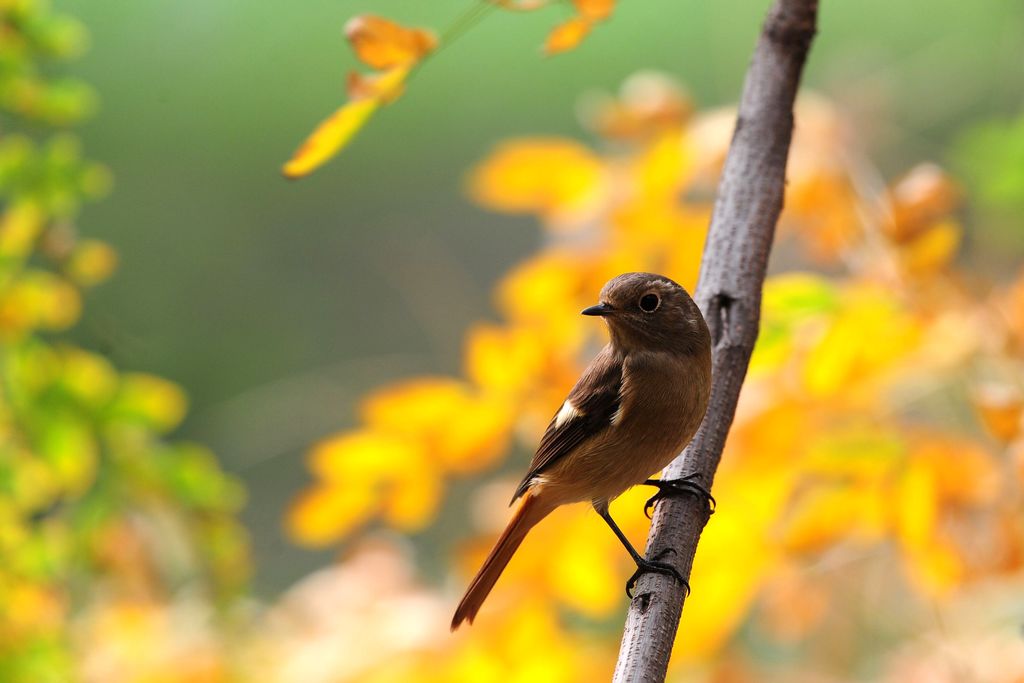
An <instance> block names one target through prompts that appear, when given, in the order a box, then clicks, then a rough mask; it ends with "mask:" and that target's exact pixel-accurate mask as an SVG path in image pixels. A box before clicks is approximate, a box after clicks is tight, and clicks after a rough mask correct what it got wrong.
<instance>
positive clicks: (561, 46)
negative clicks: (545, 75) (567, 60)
mask: <svg viewBox="0 0 1024 683" xmlns="http://www.w3.org/2000/svg"><path fill="white" fill-rule="evenodd" d="M591 26H592V24H591V22H590V20H589V19H586V18H584V17H573V18H572V19H570V20H569V21H567V22H565V23H564V24H559V25H558V26H556V27H555V28H554V30H552V31H551V33H550V34H548V40H547V42H546V43H545V44H544V53H545V54H548V55H555V54H558V53H559V52H567V51H569V50H572V49H573V48H575V47H577V46H578V45H579V44H580V43H581V42H583V39H584V38H586V37H587V34H589V33H590V28H591Z"/></svg>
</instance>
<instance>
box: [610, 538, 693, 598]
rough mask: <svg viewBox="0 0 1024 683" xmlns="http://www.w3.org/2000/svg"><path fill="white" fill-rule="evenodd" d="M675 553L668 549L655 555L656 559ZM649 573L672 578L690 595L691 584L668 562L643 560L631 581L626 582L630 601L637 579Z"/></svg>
mask: <svg viewBox="0 0 1024 683" xmlns="http://www.w3.org/2000/svg"><path fill="white" fill-rule="evenodd" d="M674 552H675V550H673V549H672V548H666V549H665V550H663V551H661V552H660V553H658V554H657V555H655V558H660V557H664V556H665V555H667V554H669V553H674ZM649 572H654V573H656V574H666V575H668V576H671V577H672V578H673V579H675V580H676V581H678V582H679V585H681V586H682V587H683V588H685V589H686V594H687V595H689V594H690V583H689V582H688V581H687V580H686V579H685V578H683V575H682V574H680V573H679V570H678V569H676V568H675V567H673V566H672V565H670V564H668V563H667V562H658V561H657V559H654V560H646V559H643V558H641V559H640V560H638V561H637V563H636V571H635V572H633V576H631V577H629V581H627V582H626V596H627V597H628V598H629V599H630V600H632V599H633V588H635V587H636V582H637V579H639V578H640V577H641V576H643V575H644V574H647V573H649Z"/></svg>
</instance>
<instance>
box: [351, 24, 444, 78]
mask: <svg viewBox="0 0 1024 683" xmlns="http://www.w3.org/2000/svg"><path fill="white" fill-rule="evenodd" d="M345 37H346V38H348V40H349V42H350V43H351V44H352V49H353V50H354V51H355V53H356V56H357V57H359V59H360V60H362V62H363V63H364V64H366V65H367V66H370V67H373V68H374V69H382V70H383V69H392V68H395V67H409V66H412V65H413V64H415V63H417V62H418V61H420V60H421V59H423V58H424V57H425V56H426V55H427V54H429V53H430V52H431V51H432V50H433V49H434V48H435V47H437V38H436V37H435V36H434V34H433V33H431V32H430V31H427V30H426V29H421V28H413V29H411V28H405V27H404V26H401V25H399V24H396V23H395V22H393V21H390V20H388V19H384V18H382V17H377V16H373V15H370V14H364V15H361V16H357V17H353V18H352V19H350V20H349V21H348V23H347V24H345Z"/></svg>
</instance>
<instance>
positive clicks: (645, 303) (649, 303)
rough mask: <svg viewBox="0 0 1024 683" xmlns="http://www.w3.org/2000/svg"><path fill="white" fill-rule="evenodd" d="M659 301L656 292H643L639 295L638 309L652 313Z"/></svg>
mask: <svg viewBox="0 0 1024 683" xmlns="http://www.w3.org/2000/svg"><path fill="white" fill-rule="evenodd" d="M660 303H661V299H659V298H658V295H657V294H644V295H643V296H642V297H640V310H641V311H643V312H644V313H654V312H655V311H656V310H658V305H659V304H660Z"/></svg>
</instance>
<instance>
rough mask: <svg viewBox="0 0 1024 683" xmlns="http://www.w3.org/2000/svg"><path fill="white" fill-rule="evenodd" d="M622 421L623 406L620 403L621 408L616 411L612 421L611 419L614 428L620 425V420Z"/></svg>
mask: <svg viewBox="0 0 1024 683" xmlns="http://www.w3.org/2000/svg"><path fill="white" fill-rule="evenodd" d="M621 419H622V404H621V403H620V404H619V407H618V408H616V409H615V412H614V413H612V419H611V423H612V427H614V426H615V425H617V424H619V420H621Z"/></svg>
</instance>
